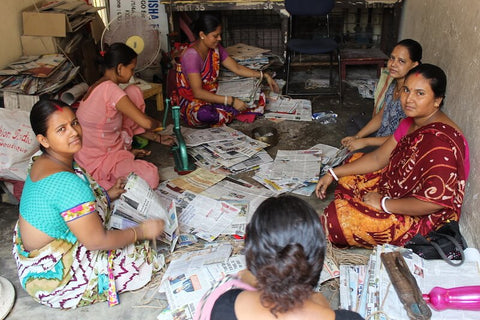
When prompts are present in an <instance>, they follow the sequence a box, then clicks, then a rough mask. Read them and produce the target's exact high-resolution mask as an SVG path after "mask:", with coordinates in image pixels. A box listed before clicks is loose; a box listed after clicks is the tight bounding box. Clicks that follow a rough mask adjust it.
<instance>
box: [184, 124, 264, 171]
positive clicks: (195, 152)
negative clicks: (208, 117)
mask: <svg viewBox="0 0 480 320" xmlns="http://www.w3.org/2000/svg"><path fill="white" fill-rule="evenodd" d="M184 131H185V133H184V139H185V143H186V145H187V147H190V148H189V149H188V153H189V154H190V155H191V156H192V157H193V158H194V159H195V164H196V165H197V166H199V167H202V168H207V169H209V170H214V171H215V170H221V171H224V172H226V173H228V174H237V173H240V172H244V171H249V170H253V169H256V168H258V167H259V166H260V165H261V164H263V163H268V162H271V161H273V159H272V158H271V157H270V156H269V155H268V153H267V152H266V151H265V150H264V148H265V147H267V146H268V144H267V143H264V142H261V141H258V140H255V139H253V138H250V137H249V136H247V135H245V134H244V133H242V132H240V131H237V130H234V129H232V128H229V127H227V126H224V127H218V128H208V129H189V130H188V129H185V130H184ZM182 132H183V131H182Z"/></svg>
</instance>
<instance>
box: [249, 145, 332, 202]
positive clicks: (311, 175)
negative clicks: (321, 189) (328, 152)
mask: <svg viewBox="0 0 480 320" xmlns="http://www.w3.org/2000/svg"><path fill="white" fill-rule="evenodd" d="M322 154H323V152H322V150H318V149H309V150H278V151H277V156H276V157H275V161H273V162H271V163H268V164H264V165H262V166H260V168H259V169H258V170H257V172H256V173H255V176H254V177H253V179H255V180H256V181H258V182H259V183H261V184H262V185H263V186H265V187H266V188H268V189H270V190H272V191H274V192H277V193H284V192H293V191H295V190H296V189H301V188H304V187H310V189H309V190H310V191H309V192H310V194H311V192H313V189H312V186H313V188H314V187H315V183H316V182H318V176H319V173H320V167H321V164H322Z"/></svg>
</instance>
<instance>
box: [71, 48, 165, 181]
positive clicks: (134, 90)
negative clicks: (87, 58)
mask: <svg viewBox="0 0 480 320" xmlns="http://www.w3.org/2000/svg"><path fill="white" fill-rule="evenodd" d="M103 63H104V69H105V70H104V74H103V76H102V77H101V78H100V79H99V80H98V81H97V82H95V83H94V84H93V85H92V86H91V87H90V88H89V90H88V91H87V93H86V94H85V96H84V97H83V99H82V101H81V102H80V106H79V107H78V111H77V117H78V120H79V121H80V124H81V125H82V127H83V129H84V137H83V148H82V149H81V150H80V151H79V152H78V153H77V154H76V155H75V160H76V161H77V162H78V164H79V165H80V166H81V167H82V168H84V169H85V170H86V171H87V172H88V173H89V174H90V175H92V176H93V178H94V179H95V180H96V181H97V182H98V183H99V184H100V185H101V186H102V187H104V188H106V189H109V188H111V187H112V186H113V185H114V184H115V181H117V179H118V178H119V177H124V176H127V175H128V174H129V173H130V172H135V173H136V174H138V175H139V176H140V177H142V178H143V179H144V180H146V181H147V182H148V184H149V185H150V187H152V188H153V189H155V188H156V187H157V186H158V183H159V180H160V178H159V175H158V168H157V167H156V166H155V165H154V164H153V163H150V162H147V161H144V160H138V159H135V157H142V156H145V155H149V152H146V151H145V150H132V139H133V136H134V135H143V136H144V137H146V138H147V139H150V140H153V141H156V142H159V143H162V144H164V145H172V144H173V137H171V136H162V135H159V134H157V133H155V132H153V131H151V130H152V129H155V128H158V127H159V126H160V122H159V121H157V120H155V119H153V118H151V117H149V116H147V115H146V114H145V113H144V112H145V101H144V100H143V94H142V91H141V90H140V88H138V87H137V86H135V85H130V86H128V87H127V88H126V89H125V90H123V89H121V88H120V87H119V86H118V85H119V84H121V83H128V81H129V80H130V78H131V77H132V75H133V72H134V69H135V66H136V64H137V54H136V53H135V51H134V50H133V49H132V48H130V47H129V46H127V45H126V44H123V43H114V44H112V45H111V46H110V47H109V48H108V49H107V50H106V52H105V53H104V55H103ZM146 129H147V131H146Z"/></svg>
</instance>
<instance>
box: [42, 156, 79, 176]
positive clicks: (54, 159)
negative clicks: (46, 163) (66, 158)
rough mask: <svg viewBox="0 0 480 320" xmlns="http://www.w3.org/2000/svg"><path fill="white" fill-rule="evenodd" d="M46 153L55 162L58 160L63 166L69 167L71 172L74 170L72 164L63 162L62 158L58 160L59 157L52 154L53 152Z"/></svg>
mask: <svg viewBox="0 0 480 320" xmlns="http://www.w3.org/2000/svg"><path fill="white" fill-rule="evenodd" d="M44 155H46V156H47V157H48V158H49V159H50V160H52V161H53V162H56V163H58V164H60V165H62V166H63V167H65V168H67V169H68V171H70V172H73V166H72V164H70V165H68V164H67V163H65V162H63V161H62V160H58V159H57V158H55V157H54V156H52V155H51V154H49V153H48V152H45V153H44Z"/></svg>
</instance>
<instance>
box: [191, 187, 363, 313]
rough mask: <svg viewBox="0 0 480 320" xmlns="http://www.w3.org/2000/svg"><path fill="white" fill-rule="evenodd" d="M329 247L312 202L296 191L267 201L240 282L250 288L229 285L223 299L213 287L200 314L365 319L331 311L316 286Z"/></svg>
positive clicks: (254, 223)
mask: <svg viewBox="0 0 480 320" xmlns="http://www.w3.org/2000/svg"><path fill="white" fill-rule="evenodd" d="M325 246H326V242H325V235H324V233H323V230H322V225H321V224H320V219H319V217H318V214H317V212H316V211H315V209H313V208H312V206H310V205H309V204H308V203H307V202H305V201H304V200H302V199H299V198H297V197H294V196H279V197H277V198H275V197H272V198H269V199H267V200H265V201H264V202H263V203H262V204H260V206H259V207H258V208H257V210H256V211H255V213H254V214H253V217H252V220H251V221H250V223H249V224H248V226H247V229H246V237H245V258H246V262H247V268H248V270H246V271H245V272H242V273H241V280H242V282H241V284H240V285H237V287H241V288H246V289H248V290H243V289H238V288H235V289H230V290H228V291H226V292H225V293H223V294H221V295H220V296H218V298H216V296H217V295H218V293H217V292H215V290H214V291H212V293H211V294H210V295H208V296H206V297H204V298H203V299H202V301H203V302H204V304H203V305H202V304H201V305H199V306H198V307H197V309H196V312H197V313H196V315H195V319H202V320H207V319H209V320H210V319H212V320H216V319H222V320H236V319H238V320H242V319H272V320H274V319H302V320H303V319H325V320H333V319H344V320H348V319H352V320H354V319H363V318H362V317H361V316H360V315H359V314H357V313H355V312H352V311H347V310H335V311H334V310H332V309H331V308H330V305H329V303H328V301H327V299H326V298H325V297H324V296H323V295H322V294H321V293H319V292H314V291H313V289H314V287H315V286H316V285H317V283H318V280H319V278H320V272H321V271H322V268H323V261H324V258H325ZM236 281H238V280H236ZM248 284H250V285H248ZM254 287H255V288H254ZM218 288H221V286H219V287H218ZM215 298H216V300H215Z"/></svg>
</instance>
